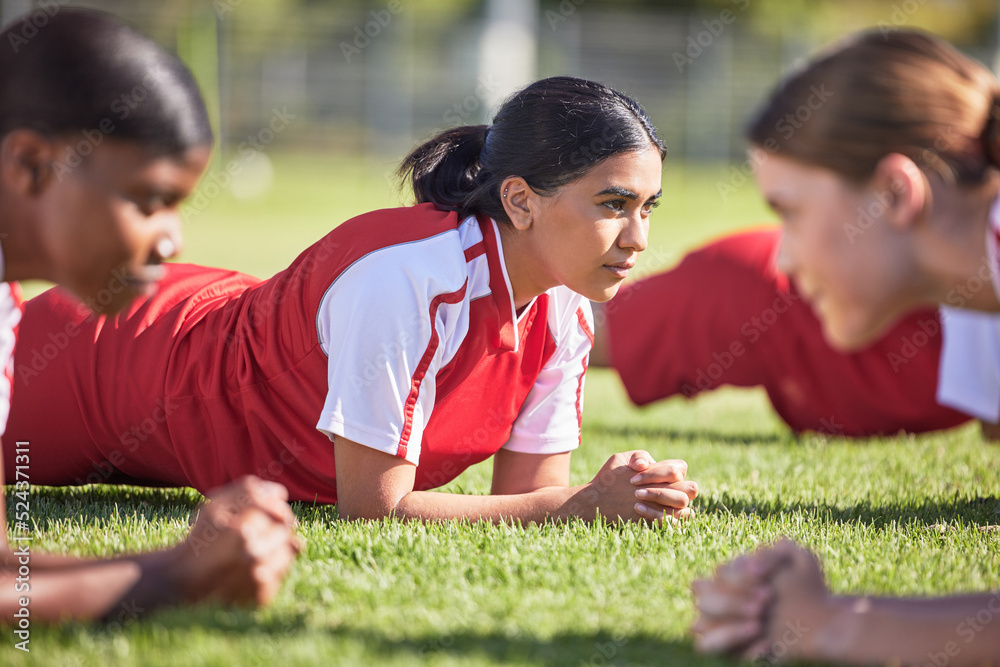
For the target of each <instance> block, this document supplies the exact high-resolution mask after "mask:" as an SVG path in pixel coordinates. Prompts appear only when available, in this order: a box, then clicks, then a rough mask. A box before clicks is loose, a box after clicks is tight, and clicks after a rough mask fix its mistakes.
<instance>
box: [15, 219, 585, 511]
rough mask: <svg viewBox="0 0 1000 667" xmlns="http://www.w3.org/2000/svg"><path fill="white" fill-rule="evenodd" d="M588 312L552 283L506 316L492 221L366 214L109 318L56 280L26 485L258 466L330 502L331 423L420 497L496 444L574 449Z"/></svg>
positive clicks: (183, 273) (21, 355) (217, 476)
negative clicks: (275, 256) (280, 266)
mask: <svg viewBox="0 0 1000 667" xmlns="http://www.w3.org/2000/svg"><path fill="white" fill-rule="evenodd" d="M591 323H592V315H591V313H590V306H589V302H587V301H586V299H584V298H583V297H581V296H579V295H577V294H574V293H572V292H570V291H569V290H567V289H565V288H562V287H559V288H554V289H551V290H549V291H548V292H546V293H545V294H542V295H540V296H538V297H537V298H536V299H534V300H533V301H532V302H531V303H530V304H528V305H527V306H526V307H525V308H524V309H523V310H522V312H521V314H520V315H519V316H515V312H514V305H513V302H512V298H511V289H510V283H509V279H508V277H507V273H506V267H505V265H504V260H503V249H502V245H501V243H500V238H499V231H498V228H497V225H496V223H494V222H493V221H491V220H488V219H483V220H477V219H476V218H468V219H465V220H460V219H459V217H458V216H457V215H456V214H455V213H450V212H446V211H440V210H437V209H436V208H434V207H433V206H431V205H419V206H414V207H408V208H399V209H391V210H384V211H375V212H372V213H368V214H365V215H362V216H359V217H357V218H354V219H352V220H349V221H347V222H345V223H343V224H342V225H340V226H338V227H337V228H335V229H334V230H333V231H331V232H330V233H329V234H327V235H326V236H325V237H324V238H322V239H321V240H320V241H318V242H317V243H315V244H314V245H313V246H311V247H310V248H308V249H306V250H305V251H304V252H303V253H302V254H301V255H299V257H298V258H297V259H296V260H295V261H294V262H293V263H292V265H291V266H289V268H288V269H286V270H284V271H282V272H280V273H278V274H277V275H275V276H274V277H273V278H271V279H269V280H265V281H260V280H257V279H254V278H251V277H249V276H245V275H243V274H238V273H235V272H231V271H223V270H219V269H209V268H204V267H198V266H192V265H184V264H169V265H166V277H165V279H164V280H163V281H162V282H161V284H160V288H159V290H158V292H157V293H156V294H155V295H154V296H152V297H150V298H144V299H139V300H137V301H136V302H134V303H133V304H132V305H130V306H129V308H128V309H126V310H125V311H124V312H122V313H120V314H118V315H116V316H114V317H111V318H105V317H89V316H88V314H87V312H86V311H85V310H83V309H81V308H80V307H79V305H78V304H77V303H76V302H75V300H73V299H72V297H70V296H69V295H67V294H65V293H64V292H61V291H60V290H50V291H49V292H46V293H45V294H43V295H41V296H39V297H37V298H35V299H32V300H31V301H30V302H28V304H27V311H26V317H25V325H24V326H25V328H24V330H23V332H22V333H23V336H22V339H23V340H31V341H34V342H37V345H35V346H34V347H33V346H32V345H27V346H22V348H21V349H19V351H18V355H17V367H16V372H15V383H16V391H15V392H14V395H15V399H14V418H13V419H12V420H11V433H13V432H14V431H16V433H17V437H18V438H19V439H29V438H30V439H31V440H32V446H33V450H32V451H33V452H35V454H36V456H35V457H33V459H32V481H35V482H37V483H39V484H66V483H74V482H87V481H130V482H133V483H136V482H138V483H152V484H168V485H189V486H193V487H195V488H197V489H199V490H201V491H203V492H204V491H208V490H210V489H213V488H215V487H217V486H219V485H221V484H223V483H225V482H227V481H229V480H232V479H234V478H236V477H238V476H240V475H243V474H248V473H252V474H256V475H259V476H261V477H264V478H266V479H273V480H276V481H280V482H282V483H284V484H285V485H286V486H287V487H288V488H289V493H290V496H291V498H292V499H294V500H303V501H310V502H311V501H318V502H328V503H331V502H336V471H335V467H334V455H333V445H332V443H331V442H330V435H331V434H333V435H340V436H342V437H345V438H349V439H352V440H355V441H357V442H359V443H361V444H362V445H366V446H369V447H373V448H376V449H378V450H380V451H384V452H387V453H389V454H391V455H393V456H398V457H400V458H403V459H406V460H407V461H410V462H412V463H415V464H417V471H416V479H415V488H416V489H417V490H425V489H429V488H434V487H437V486H441V485H442V484H446V483H447V482H448V481H450V480H451V479H453V478H455V477H456V476H458V475H459V474H460V473H461V472H462V471H463V470H464V469H466V468H467V467H469V466H471V465H473V464H475V463H478V462H479V461H482V460H485V459H487V458H489V457H490V456H492V455H493V454H495V453H496V452H497V451H498V450H499V449H500V448H501V447H504V446H506V447H508V448H510V449H513V450H516V451H522V452H539V453H555V452H565V451H569V450H571V449H573V448H575V447H577V446H578V445H579V442H580V412H581V409H582V402H583V381H584V372H585V369H586V362H587V358H588V354H589V351H590V347H591V340H592V338H591V333H590V332H591V331H592V324H591ZM29 334H30V338H29V337H28V336H29ZM48 340H52V341H58V344H59V346H60V347H61V348H64V349H62V351H61V352H60V353H59V354H58V355H54V356H53V357H52V358H49V357H48V356H46V355H45V354H44V350H38V349H35V348H37V347H38V345H41V344H42V343H43V342H45V341H48ZM53 414H59V415H60V417H59V419H52V417H51V416H52V415H53ZM317 427H318V428H317ZM320 429H322V430H320ZM36 443H38V444H37V445H36ZM38 447H44V448H45V449H44V450H39V449H38ZM109 464H110V465H109ZM95 477H96V479H95Z"/></svg>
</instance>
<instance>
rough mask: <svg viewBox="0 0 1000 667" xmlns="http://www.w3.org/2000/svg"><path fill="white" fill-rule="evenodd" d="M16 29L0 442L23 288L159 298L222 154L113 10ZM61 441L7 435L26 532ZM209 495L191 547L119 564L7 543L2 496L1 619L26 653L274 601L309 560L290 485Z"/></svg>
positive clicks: (6, 51) (0, 55) (0, 267)
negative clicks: (201, 610) (74, 626)
mask: <svg viewBox="0 0 1000 667" xmlns="http://www.w3.org/2000/svg"><path fill="white" fill-rule="evenodd" d="M19 25H20V24H19V23H17V22H15V23H12V24H11V26H12V27H10V28H8V29H7V30H5V31H3V32H2V33H0V43H3V44H4V47H5V48H3V49H0V240H2V244H3V247H2V250H0V279H2V280H3V281H4V282H0V363H2V366H3V368H4V370H5V373H4V375H3V376H2V377H0V433H3V426H4V424H5V423H6V422H7V421H8V412H9V408H10V404H11V387H12V384H13V375H12V374H13V370H14V365H13V359H12V357H13V354H14V346H15V342H17V344H18V349H21V348H23V347H28V348H31V347H32V346H34V345H36V344H37V343H38V342H39V339H38V338H36V337H35V334H34V333H33V332H32V330H31V327H32V326H33V323H32V322H31V319H30V316H28V319H26V320H24V321H22V306H21V302H20V289H19V286H18V284H17V283H16V282H13V281H17V280H26V279H44V280H50V281H53V282H56V283H59V284H60V285H63V286H64V287H65V289H66V290H67V291H66V292H63V293H62V294H63V297H62V298H63V299H64V300H65V303H66V304H68V305H69V306H70V307H71V308H72V309H73V312H74V313H76V311H77V309H83V307H82V306H80V305H79V301H77V299H80V300H82V301H84V302H86V303H87V305H88V306H89V307H90V308H92V309H94V311H96V312H99V313H102V314H110V313H114V312H116V311H118V310H120V309H121V308H123V307H125V306H126V305H127V304H128V303H129V301H131V300H132V299H133V298H135V297H136V296H137V295H139V294H148V293H149V291H150V290H151V289H153V288H154V287H155V281H156V279H157V278H158V277H159V276H160V273H161V271H162V269H161V267H160V266H159V264H160V262H161V261H162V260H164V259H168V258H170V257H172V256H173V255H174V254H175V253H176V252H177V251H178V250H179V249H180V231H179V221H180V218H179V216H178V211H177V205H178V203H179V202H180V201H181V200H182V199H183V198H184V197H186V196H187V195H188V193H189V192H190V191H191V190H192V188H193V187H194V185H195V183H196V182H197V180H198V178H199V176H200V175H201V173H202V172H203V171H204V169H205V166H206V165H207V164H208V157H209V152H210V149H211V145H212V134H211V129H210V127H209V123H208V117H207V114H206V112H205V107H204V103H203V102H202V99H201V95H200V94H199V92H198V88H197V86H196V84H195V82H194V79H193V78H192V77H191V74H190V73H189V72H188V71H187V69H186V68H185V67H184V66H183V65H182V64H181V63H180V61H179V60H177V59H176V58H175V57H174V56H172V55H170V54H168V53H166V52H165V51H163V50H162V49H161V48H160V47H159V46H157V45H156V44H155V43H154V42H153V41H152V40H150V39H148V38H147V37H145V36H143V35H141V34H139V33H137V32H135V31H134V30H133V29H131V28H129V27H127V26H125V25H123V24H122V23H120V22H118V21H117V20H116V19H113V18H111V17H110V16H108V15H106V14H101V13H97V12H89V11H79V10H74V9H67V8H61V9H60V10H59V12H58V13H57V14H56V15H54V16H52V17H49V19H48V22H47V23H46V25H45V26H43V27H41V28H39V29H38V31H37V33H36V34H35V35H34V36H33V37H31V38H30V39H28V40H26V41H25V40H23V39H22V40H21V41H20V42H18V41H17V40H16V39H14V38H17V37H19V36H18V35H17V33H16V29H17V26H19ZM138 90H142V91H144V95H143V98H144V99H145V101H143V102H141V103H138V104H136V105H134V106H133V107H132V108H131V109H130V110H129V113H127V114H123V113H119V112H117V111H116V108H115V101H116V100H119V99H121V98H122V96H123V95H130V94H132V93H133V92H134V91H138ZM70 295H72V296H70ZM87 312H90V311H89V309H87ZM91 321H92V322H98V321H99V322H105V317H104V315H102V316H101V317H100V318H92V319H91ZM52 324H53V326H55V327H57V328H60V329H62V328H63V327H65V326H66V324H67V322H63V321H53V322H52ZM119 370H120V373H121V374H120V375H119V376H118V379H119V380H122V381H142V378H139V377H137V376H138V375H139V374H140V373H141V369H139V368H124V369H119ZM102 372H103V373H106V372H107V369H104V368H103V367H102ZM16 391H17V390H16V389H15V392H16ZM103 408H106V409H113V406H103ZM63 409H64V408H63V406H58V405H50V406H49V407H48V408H46V409H43V412H44V416H43V418H42V421H45V422H57V421H59V420H60V419H61V418H62V412H63ZM15 414H16V408H15ZM36 435H38V436H41V437H37V438H36V437H35V436H36ZM50 444H51V443H49V442H46V440H45V435H44V434H43V433H42V429H39V430H38V431H37V432H35V431H32V430H31V429H28V430H27V431H26V432H24V433H21V434H19V435H17V436H13V437H12V436H11V434H10V432H9V431H8V432H7V433H6V434H5V435H4V438H3V448H2V449H3V452H4V459H5V460H4V462H3V464H2V465H3V466H4V468H5V470H6V474H7V479H8V480H9V483H10V484H12V485H13V486H14V491H15V493H14V495H13V498H14V503H13V504H14V507H12V508H11V510H12V515H13V516H14V517H16V521H17V522H18V523H17V525H16V527H17V528H18V529H20V530H19V531H18V532H19V536H20V537H24V535H23V533H21V531H22V530H23V528H24V527H25V526H27V525H30V521H31V502H32V496H31V495H29V494H28V490H29V488H30V485H31V484H40V483H43V480H42V476H41V475H36V473H37V472H39V471H41V470H44V469H45V467H46V466H47V465H48V457H51V456H58V454H57V453H54V452H52V451H51V449H49V445H50ZM205 491H206V492H209V496H210V502H209V503H208V505H206V506H205V507H204V508H203V509H202V511H201V513H200V516H199V518H198V520H197V522H196V523H195V526H194V528H193V529H192V531H191V534H190V536H189V537H188V539H187V540H185V541H184V542H182V543H181V544H179V545H177V546H176V547H174V548H172V549H168V550H165V551H158V552H152V553H146V554H137V555H132V556H123V557H120V558H116V559H109V560H95V559H82V558H73V557H61V556H52V555H47V554H41V553H35V552H33V551H32V550H31V549H30V548H29V546H30V544H31V543H30V542H27V541H23V540H18V541H14V542H8V540H7V530H6V528H7V526H6V522H5V518H6V511H5V509H4V499H3V496H0V624H8V623H13V624H14V625H15V633H17V636H19V637H20V638H21V639H22V640H25V641H24V646H23V647H21V648H24V649H25V650H27V634H23V635H22V634H20V633H22V632H25V633H26V632H27V631H26V630H24V628H25V627H26V626H25V624H26V623H27V624H29V625H30V622H31V621H32V620H35V621H58V620H62V619H99V618H115V617H116V616H117V615H118V614H120V613H122V612H123V610H125V611H127V610H129V609H133V610H134V609H136V608H138V609H152V608H155V607H158V606H162V605H165V604H176V603H179V602H189V601H195V600H206V599H211V600H216V601H221V602H240V603H246V602H252V603H264V602H267V601H268V600H270V599H271V598H272V597H273V596H274V594H275V592H276V591H277V587H278V585H279V584H280V582H281V580H282V578H283V576H284V573H285V571H286V570H287V568H288V566H289V564H290V563H291V561H292V559H293V557H294V555H295V553H296V552H297V550H298V546H297V542H296V540H295V538H294V537H293V536H292V534H291V530H290V528H291V525H292V522H293V516H292V514H291V510H290V508H289V507H288V505H287V503H286V502H285V501H284V498H285V497H286V494H285V490H284V489H283V488H281V487H280V485H278V484H275V483H272V482H264V481H262V480H259V479H251V478H243V479H241V480H238V481H236V482H234V483H232V484H229V485H228V486H225V487H224V488H222V489H219V490H216V491H214V492H212V491H210V489H208V488H206V489H205ZM26 545H29V546H26Z"/></svg>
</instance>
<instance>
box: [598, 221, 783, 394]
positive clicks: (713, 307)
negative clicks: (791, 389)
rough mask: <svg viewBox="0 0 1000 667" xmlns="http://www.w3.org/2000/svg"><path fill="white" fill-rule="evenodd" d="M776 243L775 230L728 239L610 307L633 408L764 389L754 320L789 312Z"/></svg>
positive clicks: (612, 340) (617, 363) (616, 359)
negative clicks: (736, 389)
mask: <svg viewBox="0 0 1000 667" xmlns="http://www.w3.org/2000/svg"><path fill="white" fill-rule="evenodd" d="M778 238H779V232H778V230H776V229H773V230H772V229H767V230H761V231H753V232H747V233H743V234H737V235H733V236H730V237H727V238H725V239H722V240H720V241H717V242H715V243H712V244H710V245H708V246H706V247H704V248H701V249H700V250H696V251H694V252H692V253H690V254H688V255H687V256H686V257H684V259H683V260H681V263H680V264H679V265H678V266H677V267H676V268H674V269H672V270H670V271H667V272H665V273H660V274H657V275H654V276H650V277H648V278H645V279H643V280H640V281H637V282H635V283H632V284H630V285H627V286H625V287H624V288H622V290H621V291H619V293H618V296H616V297H615V298H614V299H613V300H612V301H610V302H609V303H608V305H607V306H606V307H605V311H604V312H605V313H606V315H607V318H608V320H607V325H608V326H607V329H608V334H609V335H608V345H609V351H610V355H611V364H612V365H613V366H614V367H615V368H616V369H617V370H618V373H619V375H621V378H622V381H623V382H624V383H625V388H626V390H627V391H628V394H629V397H630V398H631V399H632V400H633V401H634V402H635V403H637V404H638V405H645V404H646V403H650V402H652V401H656V400H659V399H662V398H666V397H668V396H672V395H674V394H684V395H685V396H688V397H690V396H693V395H695V394H697V393H699V392H701V391H704V390H706V389H714V388H716V387H718V386H720V385H722V384H732V385H736V386H741V387H750V386H755V385H758V384H762V380H763V377H762V374H763V373H764V369H763V368H762V364H761V359H760V358H759V355H754V354H747V348H748V345H752V344H754V343H756V342H757V340H758V339H759V338H760V336H761V333H762V332H761V331H760V328H759V327H757V326H756V325H755V324H754V321H753V318H754V317H760V316H761V314H762V313H763V312H764V311H765V310H767V309H768V308H770V307H771V306H772V305H773V302H775V300H778V301H779V303H778V308H782V307H786V308H787V305H786V301H787V298H785V299H783V296H782V295H783V294H784V292H783V291H782V290H780V289H779V285H778V283H777V282H776V280H777V278H776V276H775V273H774V270H773V268H771V267H772V266H773V261H772V258H773V255H774V251H775V249H776V247H777V241H778ZM785 286H786V287H787V283H786V285H785ZM786 296H787V294H786ZM763 326H766V325H763Z"/></svg>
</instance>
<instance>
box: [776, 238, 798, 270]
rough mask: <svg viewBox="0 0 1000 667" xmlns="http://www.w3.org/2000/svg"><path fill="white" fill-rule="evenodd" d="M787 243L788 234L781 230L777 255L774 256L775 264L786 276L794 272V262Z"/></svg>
mask: <svg viewBox="0 0 1000 667" xmlns="http://www.w3.org/2000/svg"><path fill="white" fill-rule="evenodd" d="M789 245H790V244H789V242H788V234H787V233H785V232H784V231H783V232H781V238H780V239H779V241H778V255H777V257H776V258H775V263H776V264H777V267H778V271H780V272H781V273H784V274H785V275H786V276H790V275H792V274H793V273H794V272H795V262H794V261H793V257H792V252H791V250H790V248H789Z"/></svg>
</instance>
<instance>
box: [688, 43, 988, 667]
mask: <svg viewBox="0 0 1000 667" xmlns="http://www.w3.org/2000/svg"><path fill="white" fill-rule="evenodd" d="M819 86H822V87H823V88H824V90H825V91H826V93H828V98H827V100H826V101H825V102H824V103H823V104H822V105H821V106H820V107H819V108H815V107H813V108H814V111H813V114H812V117H811V119H810V120H809V121H807V122H806V123H804V124H802V126H801V127H799V128H798V129H796V131H795V134H794V135H791V136H785V135H782V134H781V131H780V129H781V127H782V125H781V123H782V122H783V121H782V119H784V118H786V117H787V114H789V113H794V111H795V110H796V109H800V108H801V105H802V104H804V103H806V101H807V100H809V99H813V100H814V99H815V98H813V97H810V96H812V95H814V94H815V91H816V90H817V89H818V87H819ZM998 119H1000V83H998V82H997V79H996V77H995V76H994V75H993V73H992V72H990V71H989V70H988V69H986V68H985V67H983V66H982V65H981V64H979V63H976V62H974V61H972V60H970V59H969V58H967V57H965V56H964V55H962V54H961V53H959V52H958V51H957V50H956V49H954V48H953V47H952V46H950V45H949V44H947V43H946V42H944V41H943V40H941V39H938V38H936V37H933V36H931V35H928V34H924V33H920V32H915V31H905V30H901V31H894V32H885V31H881V30H879V31H870V32H868V33H863V34H861V35H858V36H855V37H853V38H851V39H849V40H847V41H846V42H845V43H843V44H840V45H838V46H837V47H836V48H834V49H832V50H831V51H828V52H827V53H824V54H822V55H821V56H820V57H818V58H816V59H815V60H814V61H812V62H810V63H809V64H808V65H807V66H806V67H804V68H803V69H801V70H799V71H797V72H796V73H795V74H793V75H792V76H791V77H790V78H789V79H788V80H787V81H785V82H784V83H783V84H782V85H781V86H780V87H779V88H778V89H777V90H776V91H775V92H774V93H773V94H772V95H771V96H770V97H769V98H768V99H767V100H766V101H765V103H764V106H763V108H762V109H761V110H760V111H759V112H758V114H757V116H756V117H755V119H754V120H753V121H752V123H751V125H750V132H749V134H750V140H751V142H752V143H753V144H754V147H755V150H758V151H762V152H763V153H766V154H767V157H766V158H765V159H764V160H763V161H762V162H760V163H759V166H758V170H757V174H756V177H757V184H758V187H759V188H760V190H761V192H762V193H763V195H764V197H765V198H766V199H767V201H768V203H769V204H770V205H771V207H772V208H773V209H774V210H775V211H776V212H777V213H778V214H779V215H780V216H781V219H782V223H783V234H782V240H781V247H780V249H779V251H778V267H779V269H781V270H782V271H783V272H784V273H787V274H788V275H789V276H790V277H791V278H792V279H793V280H794V281H795V283H796V286H797V288H798V289H799V292H800V293H801V294H802V296H803V298H804V299H806V300H807V301H808V302H810V303H811V305H812V307H813V309H814V310H815V312H816V314H817V316H818V317H819V319H820V321H821V322H822V324H823V331H824V335H825V336H826V338H827V340H829V341H830V343H831V344H832V345H833V346H834V347H837V348H840V349H844V350H848V349H855V348H859V347H861V346H863V345H866V344H868V343H869V342H870V341H871V340H872V339H873V338H875V337H876V336H878V335H879V334H880V333H881V332H883V331H885V330H886V328H887V327H889V326H890V325H891V324H892V322H893V321H895V319H896V318H898V317H899V316H900V315H901V314H902V313H904V312H906V311H908V310H910V309H912V308H914V307H919V306H926V305H938V304H943V305H950V306H953V307H958V308H966V309H969V310H970V311H975V310H979V311H989V312H998V311H1000V253H998V248H1000V204H998V193H1000V131H998V130H1000V128H998ZM786 135H787V133H786ZM758 155H759V154H758ZM859 216H864V217H863V218H862V220H863V223H864V224H863V226H861V227H859V226H858V224H859ZM984 269H985V270H984ZM955 331H956V332H958V331H964V332H966V333H967V335H968V340H967V341H966V346H969V347H971V348H972V349H973V350H975V353H974V354H973V355H970V356H972V358H973V359H975V361H976V362H977V363H976V365H972V364H970V365H968V366H967V367H966V371H965V373H964V382H962V379H963V378H962V374H954V375H952V376H951V380H950V382H951V383H960V384H961V386H958V387H952V388H949V389H948V395H949V396H950V397H951V399H952V400H955V399H957V398H959V397H958V396H957V394H958V393H959V392H956V391H954V390H955V389H961V390H963V391H962V392H961V393H964V394H966V396H965V400H966V401H968V399H969V396H968V395H970V394H976V393H979V392H983V388H989V387H990V386H991V385H992V386H993V387H996V384H997V377H1000V339H998V338H997V337H996V335H995V334H996V328H995V327H991V326H989V325H985V326H982V325H978V324H974V325H972V326H970V327H963V328H962V329H956V330H955ZM990 331H992V332H993V333H994V336H993V337H992V338H990V337H986V336H983V335H982V334H983V333H987V332H990ZM946 335H949V334H948V333H947V332H946ZM947 344H948V342H947V341H946V345H947ZM984 379H985V380H984ZM996 397H997V394H994V399H993V400H997V398H996ZM974 398H977V399H983V398H988V395H987V394H986V393H985V392H984V393H982V394H981V395H980V396H975V397H974ZM977 402H980V403H982V401H981V400H980V401H977ZM970 404H971V403H970ZM994 483H995V482H994ZM994 488H996V487H994ZM984 539H988V538H984ZM975 541H976V540H971V539H970V541H969V544H973V543H975ZM970 548H975V549H977V553H979V554H981V557H982V559H983V560H984V563H983V566H984V568H985V571H984V573H985V574H987V576H988V577H992V579H993V581H994V582H996V567H995V566H996V550H995V543H994V544H992V545H990V544H985V543H983V544H974V546H971V547H970ZM861 560H862V561H863V560H864V557H863V554H862V556H861ZM695 591H696V594H697V595H698V600H697V604H698V607H699V610H700V611H701V618H700V619H699V620H698V623H697V624H696V626H695V630H696V632H697V633H698V635H699V637H698V644H699V646H700V647H701V648H703V649H705V650H710V651H716V652H729V653H733V654H740V655H745V656H747V657H749V656H763V658H764V660H765V661H767V662H771V661H774V660H777V659H787V660H796V661H800V660H803V659H809V660H816V661H819V662H824V663H826V662H837V663H845V664H856V665H870V664H897V665H899V664H902V665H950V666H952V667H958V666H964V665H969V666H978V665H996V664H998V663H1000V631H998V627H1000V626H998V623H1000V620H998V619H1000V592H998V593H993V594H989V593H978V594H977V593H973V594H965V595H955V596H952V597H946V598H927V599H914V598H909V599H907V598H903V599H897V598H878V597H869V596H865V595H861V596H850V595H833V594H832V593H831V591H830V590H829V589H828V588H827V586H826V583H825V581H824V578H823V574H822V571H821V569H820V567H819V563H818V561H817V560H816V558H815V556H813V555H812V554H811V553H809V552H808V551H806V550H805V549H802V548H800V547H797V546H795V545H794V544H791V543H789V542H782V543H779V544H778V545H777V546H774V547H769V548H764V549H761V550H760V551H758V552H757V553H756V554H753V555H752V556H746V557H742V558H739V559H737V560H736V561H734V562H732V563H729V564H726V565H723V566H721V567H720V568H719V569H718V570H717V572H716V576H715V577H714V578H713V579H711V580H705V581H701V582H698V583H696V585H695Z"/></svg>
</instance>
